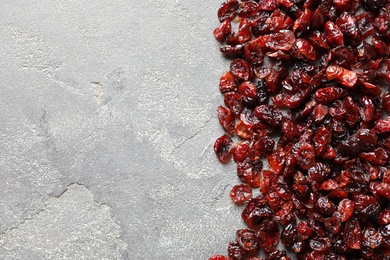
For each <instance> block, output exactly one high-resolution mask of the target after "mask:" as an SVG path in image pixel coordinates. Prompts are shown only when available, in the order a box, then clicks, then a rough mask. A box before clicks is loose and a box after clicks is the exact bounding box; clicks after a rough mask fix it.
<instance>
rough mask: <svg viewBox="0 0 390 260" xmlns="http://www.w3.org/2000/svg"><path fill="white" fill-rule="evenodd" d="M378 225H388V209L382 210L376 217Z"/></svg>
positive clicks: (389, 218)
mask: <svg viewBox="0 0 390 260" xmlns="http://www.w3.org/2000/svg"><path fill="white" fill-rule="evenodd" d="M378 224H379V225H382V226H383V225H387V224H390V208H386V209H384V210H383V211H382V212H381V213H380V214H379V217H378Z"/></svg>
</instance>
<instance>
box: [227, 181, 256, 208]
mask: <svg viewBox="0 0 390 260" xmlns="http://www.w3.org/2000/svg"><path fill="white" fill-rule="evenodd" d="M251 197H252V188H251V187H250V186H249V185H245V184H241V185H236V186H234V187H233V189H232V190H231V191H230V198H231V199H232V200H233V201H234V203H236V204H239V205H240V204H243V203H244V202H245V201H247V200H249V199H250V198H251Z"/></svg>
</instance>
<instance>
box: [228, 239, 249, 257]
mask: <svg viewBox="0 0 390 260" xmlns="http://www.w3.org/2000/svg"><path fill="white" fill-rule="evenodd" d="M228 256H229V259H234V260H245V256H246V252H245V251H244V249H242V248H241V247H240V245H239V244H238V243H237V242H230V243H229V246H228Z"/></svg>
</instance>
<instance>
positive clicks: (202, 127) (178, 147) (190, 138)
mask: <svg viewBox="0 0 390 260" xmlns="http://www.w3.org/2000/svg"><path fill="white" fill-rule="evenodd" d="M211 119H213V117H212V116H211V117H209V119H207V120H206V121H205V122H204V123H203V125H201V127H200V128H199V130H198V131H196V132H195V133H194V134H192V135H191V136H189V137H187V138H186V139H184V140H183V141H182V142H181V143H180V144H179V145H177V146H176V147H174V148H173V150H172V152H171V156H173V154H174V153H175V152H176V150H178V149H180V148H181V147H182V146H183V145H184V144H185V143H187V142H188V141H190V140H192V139H194V138H195V137H196V136H197V135H199V134H200V133H201V132H202V131H203V129H204V128H205V127H206V125H207V124H208V123H209V122H210V121H211Z"/></svg>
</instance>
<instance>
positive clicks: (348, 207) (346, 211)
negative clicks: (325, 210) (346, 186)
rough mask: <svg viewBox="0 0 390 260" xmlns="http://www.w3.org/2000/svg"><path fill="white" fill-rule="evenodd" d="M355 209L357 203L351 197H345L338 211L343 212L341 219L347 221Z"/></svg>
mask: <svg viewBox="0 0 390 260" xmlns="http://www.w3.org/2000/svg"><path fill="white" fill-rule="evenodd" d="M354 209H355V203H353V201H352V200H349V199H343V200H342V201H340V203H339V205H338V207H337V211H338V212H339V213H340V214H341V221H342V222H345V221H347V220H348V219H350V218H351V217H352V214H353V211H354Z"/></svg>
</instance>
